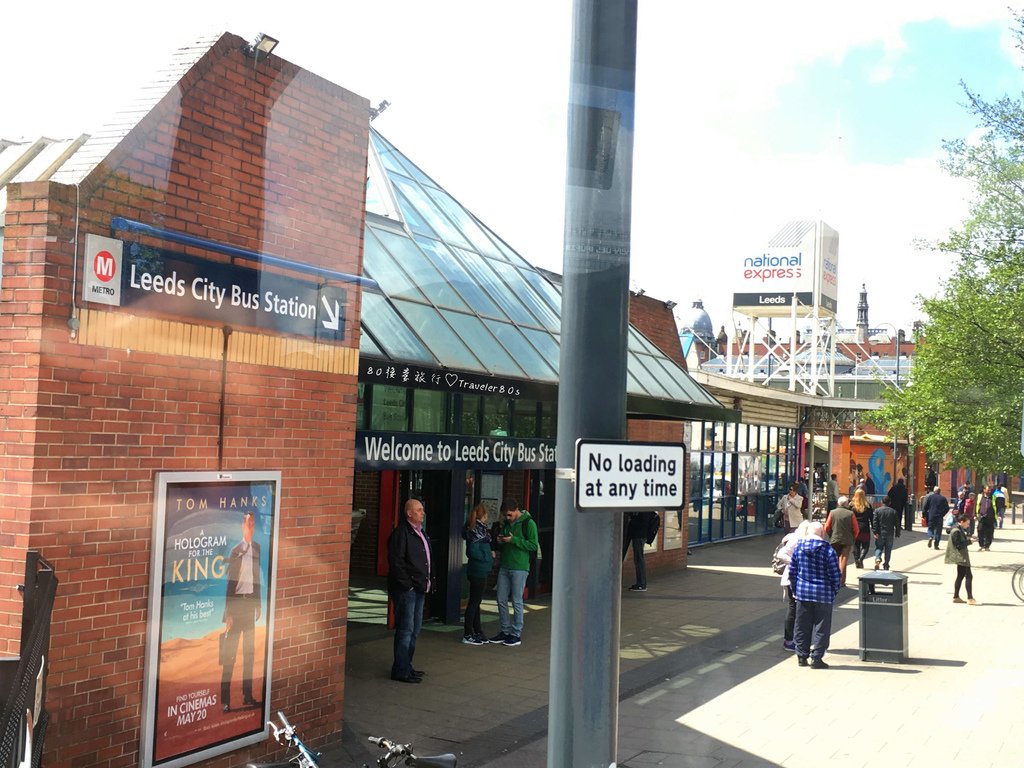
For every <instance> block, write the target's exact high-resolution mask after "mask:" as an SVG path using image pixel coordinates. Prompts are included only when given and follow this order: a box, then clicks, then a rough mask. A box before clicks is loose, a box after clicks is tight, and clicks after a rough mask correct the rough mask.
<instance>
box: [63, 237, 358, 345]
mask: <svg viewBox="0 0 1024 768" xmlns="http://www.w3.org/2000/svg"><path fill="white" fill-rule="evenodd" d="M82 299H83V300H84V301H91V302H95V303H99V304H107V305H110V306H114V307H125V306H138V307H140V308H144V309H146V310H148V311H153V312H163V313H166V314H169V315H177V316H178V317H188V318H201V319H204V320H213V321H215V322H220V323H225V324H238V325H249V326H253V327H256V328H266V329H269V330H273V331H277V332H280V333H293V334H295V335H298V336H307V337H311V338H314V339H317V340H321V341H341V340H343V339H344V338H345V306H346V300H347V295H346V292H345V289H344V288H343V287H341V286H338V285H322V284H318V283H311V282H306V281H304V280H296V279H295V278H292V277H286V276H284V275H280V274H276V273H273V272H267V271H263V270H258V269H248V268H246V267H239V266H236V265H233V264H224V263H220V262H213V261H207V260H205V259H199V258H195V257H192V256H187V255H185V254H180V253H174V252H171V251H167V250H164V249H162V248H151V247H149V246H143V245H141V244H139V243H133V242H124V241H121V240H115V239H113V238H109V237H101V236H100V235H88V236H87V237H86V250H85V256H84V264H83V280H82Z"/></svg>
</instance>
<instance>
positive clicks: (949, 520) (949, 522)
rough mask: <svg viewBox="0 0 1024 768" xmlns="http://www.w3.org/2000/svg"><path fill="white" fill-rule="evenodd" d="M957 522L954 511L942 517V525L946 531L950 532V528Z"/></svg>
mask: <svg viewBox="0 0 1024 768" xmlns="http://www.w3.org/2000/svg"><path fill="white" fill-rule="evenodd" d="M955 523H956V518H954V517H953V513H952V512H947V513H946V516H945V517H944V518H942V527H943V528H944V529H945V531H946V533H949V532H950V530H951V529H952V528H953V525H954V524H955Z"/></svg>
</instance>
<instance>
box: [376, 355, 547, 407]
mask: <svg viewBox="0 0 1024 768" xmlns="http://www.w3.org/2000/svg"><path fill="white" fill-rule="evenodd" d="M359 381H362V382H365V383H367V384H389V385H391V386H396V387H414V388H416V389H439V390H443V391H445V392H461V393H463V394H467V395H493V396H496V397H511V398H527V399H532V400H551V401H556V400H557V399H558V389H557V387H556V386H555V385H554V384H543V383H540V382H534V381H523V380H521V379H505V378H501V377H499V376H481V375H479V374H472V373H464V372H462V371H448V370H444V369H438V368H428V367H425V366H422V365H411V364H406V363H393V362H384V361H374V360H369V359H366V358H363V360H362V361H361V362H360V365H359Z"/></svg>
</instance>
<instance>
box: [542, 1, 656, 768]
mask: <svg viewBox="0 0 1024 768" xmlns="http://www.w3.org/2000/svg"><path fill="white" fill-rule="evenodd" d="M636 18H637V2H636V0H575V2H574V4H573V29H572V35H573V45H572V68H571V74H570V93H569V131H568V134H569V135H568V150H569V151H568V161H567V170H566V187H565V250H564V256H563V271H564V276H563V280H562V285H563V290H562V344H561V358H560V367H559V379H560V383H559V388H558V447H557V451H556V459H557V467H558V468H559V469H561V470H564V469H568V468H570V467H572V466H574V463H575V455H576V454H575V443H576V441H577V440H578V439H580V438H584V437H586V438H592V439H602V440H621V439H624V438H625V437H626V359H627V358H626V343H627V338H628V335H627V334H628V327H629V256H630V222H631V205H632V176H633V113H634V91H635V88H634V83H635V77H636ZM565 475H566V473H565V472H558V473H557V475H556V477H557V481H556V484H555V541H554V574H553V588H552V592H553V594H554V595H555V597H554V599H553V600H552V606H551V609H552V617H551V671H550V681H551V682H550V694H549V702H550V708H549V714H548V762H547V764H548V766H549V768H568V766H572V768H608V767H609V766H613V765H614V764H615V759H616V745H617V737H618V733H617V732H618V724H617V720H618V698H619V613H620V605H619V601H620V597H621V595H620V590H621V581H622V549H621V548H622V533H623V531H622V524H623V520H622V517H623V516H622V515H621V514H619V513H615V512H613V513H607V512H591V513H587V514H582V513H580V512H577V511H576V509H575V501H574V493H573V486H572V483H571V482H569V480H568V479H567V478H566V476H565Z"/></svg>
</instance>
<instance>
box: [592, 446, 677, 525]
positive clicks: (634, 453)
mask: <svg viewBox="0 0 1024 768" xmlns="http://www.w3.org/2000/svg"><path fill="white" fill-rule="evenodd" d="M684 469H685V467H684V453H683V446H682V445H679V444H678V443H675V444H673V443H633V442H628V443H627V442H621V441H612V440H583V439H581V440H577V441H576V473H575V475H576V509H578V510H579V511H581V512H587V511H592V510H634V511H636V510H663V509H681V508H682V507H683V471H684Z"/></svg>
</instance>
